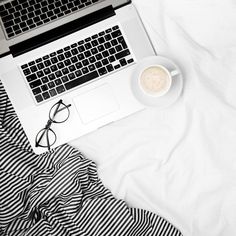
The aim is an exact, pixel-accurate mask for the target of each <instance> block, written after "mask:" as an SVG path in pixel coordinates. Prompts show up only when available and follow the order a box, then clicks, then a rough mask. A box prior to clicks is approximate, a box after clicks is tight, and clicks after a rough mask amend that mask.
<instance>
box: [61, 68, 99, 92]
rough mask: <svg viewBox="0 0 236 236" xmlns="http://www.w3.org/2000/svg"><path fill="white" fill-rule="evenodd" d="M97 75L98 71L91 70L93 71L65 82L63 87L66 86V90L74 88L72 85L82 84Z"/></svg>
mask: <svg viewBox="0 0 236 236" xmlns="http://www.w3.org/2000/svg"><path fill="white" fill-rule="evenodd" d="M97 77H99V74H98V72H97V71H93V72H91V73H89V74H86V75H83V76H80V77H78V78H76V79H74V80H72V81H70V82H68V83H66V84H65V87H66V89H67V90H69V89H72V88H74V87H76V86H78V85H81V84H84V83H86V82H88V81H90V80H92V79H95V78H97Z"/></svg>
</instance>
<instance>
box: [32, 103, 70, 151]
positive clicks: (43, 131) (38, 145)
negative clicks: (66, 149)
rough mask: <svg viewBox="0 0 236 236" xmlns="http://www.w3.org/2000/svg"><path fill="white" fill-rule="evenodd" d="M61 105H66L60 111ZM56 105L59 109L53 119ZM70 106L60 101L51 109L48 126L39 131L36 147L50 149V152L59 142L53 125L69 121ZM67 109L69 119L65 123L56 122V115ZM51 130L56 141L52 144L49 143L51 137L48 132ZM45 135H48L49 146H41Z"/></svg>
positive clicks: (56, 109)
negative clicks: (52, 127)
mask: <svg viewBox="0 0 236 236" xmlns="http://www.w3.org/2000/svg"><path fill="white" fill-rule="evenodd" d="M61 104H62V105H64V106H63V107H62V108H61V109H60V110H58V109H59V107H60V105H61ZM56 105H57V107H56V108H55V111H54V113H53V115H52V117H51V110H52V109H53V107H54V106H56ZM70 106H71V104H69V105H66V104H65V103H63V101H62V99H60V100H59V101H58V102H57V103H55V104H54V105H53V106H52V107H51V109H50V110H49V119H48V121H47V124H46V125H45V127H44V128H42V129H41V130H39V131H38V133H37V135H36V137H35V147H42V148H48V151H50V150H51V147H52V146H53V145H54V144H55V142H56V140H57V135H56V133H55V132H54V131H53V130H52V129H51V125H52V124H53V123H55V124H60V123H64V122H66V121H67V120H68V118H69V116H70V109H69V107H70ZM66 108H67V110H68V116H67V118H66V119H65V120H63V121H56V120H54V119H55V116H56V114H58V113H59V112H60V111H62V110H64V109H66ZM49 130H50V131H51V132H52V133H53V134H54V135H55V141H54V142H53V143H52V144H50V143H49V136H48V131H49ZM41 132H42V134H41V135H40V137H39V138H38V135H39V134H40V133H41ZM45 133H46V135H47V136H46V137H47V146H43V145H40V141H41V140H42V138H43V136H44V135H45Z"/></svg>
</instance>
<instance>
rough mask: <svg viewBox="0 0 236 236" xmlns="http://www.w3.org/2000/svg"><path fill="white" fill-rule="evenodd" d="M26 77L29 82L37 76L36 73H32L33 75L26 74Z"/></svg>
mask: <svg viewBox="0 0 236 236" xmlns="http://www.w3.org/2000/svg"><path fill="white" fill-rule="evenodd" d="M26 79H27V81H28V82H32V81H34V80H36V79H37V76H36V74H31V75H28V76H26Z"/></svg>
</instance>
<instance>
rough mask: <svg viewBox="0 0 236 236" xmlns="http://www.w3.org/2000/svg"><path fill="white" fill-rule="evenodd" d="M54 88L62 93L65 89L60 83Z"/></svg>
mask: <svg viewBox="0 0 236 236" xmlns="http://www.w3.org/2000/svg"><path fill="white" fill-rule="evenodd" d="M56 90H57V92H58V93H63V92H64V91H65V87H64V86H63V85H60V86H58V87H56Z"/></svg>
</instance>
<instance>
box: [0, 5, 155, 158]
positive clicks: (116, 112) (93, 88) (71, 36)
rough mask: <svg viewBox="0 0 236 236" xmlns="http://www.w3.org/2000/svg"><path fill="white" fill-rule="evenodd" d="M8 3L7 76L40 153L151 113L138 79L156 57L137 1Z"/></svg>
mask: <svg viewBox="0 0 236 236" xmlns="http://www.w3.org/2000/svg"><path fill="white" fill-rule="evenodd" d="M0 4H1V5H0V25H1V28H0V54H1V58H0V78H1V81H2V83H3V85H4V87H5V89H6V91H7V93H8V96H9V98H10V100H11V102H12V104H13V106H14V108H15V111H16V113H17V115H18V117H19V119H20V121H21V124H22V126H23V128H24V130H25V133H26V135H27V137H28V139H29V141H30V144H31V146H32V148H33V150H34V152H35V153H37V154H40V153H43V152H45V151H47V150H50V149H51V148H55V147H57V146H59V145H61V144H64V143H66V142H68V141H70V140H73V139H75V138H78V137H80V136H82V135H85V134H87V133H89V132H91V131H94V130H96V129H98V128H100V127H102V126H104V125H107V124H109V123H111V122H113V121H116V120H119V119H121V118H123V117H126V116H128V115H130V114H133V113H135V112H137V111H139V110H141V109H143V108H144V107H143V105H142V104H141V103H139V101H137V99H136V98H135V97H134V95H133V93H132V89H131V83H130V81H131V78H132V73H133V70H134V68H135V66H136V64H137V62H138V61H139V60H141V59H142V58H144V57H147V56H151V55H154V54H155V52H154V49H153V47H152V44H151V42H150V40H149V38H148V35H147V33H146V31H145V29H144V27H143V24H142V21H141V19H140V17H139V15H138V13H137V10H136V8H135V7H134V5H133V4H132V3H131V1H128V0H73V1H71V0H41V1H36V0H29V1H27V0H14V1H1V2H0Z"/></svg>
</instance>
